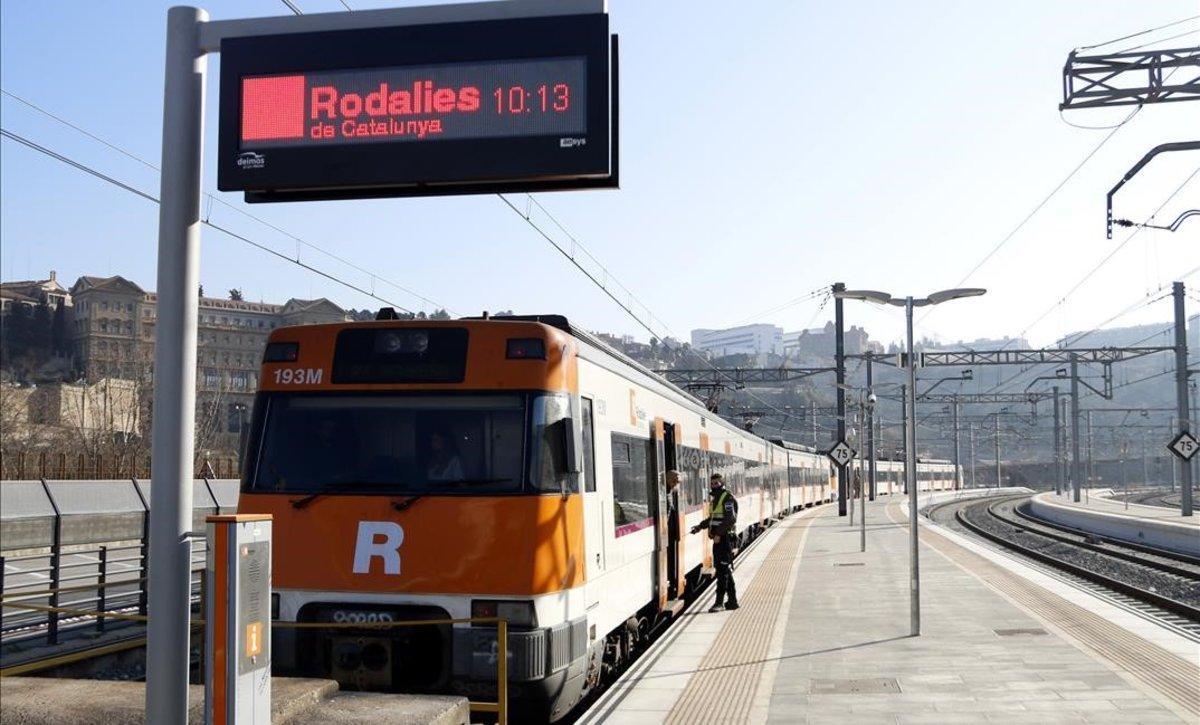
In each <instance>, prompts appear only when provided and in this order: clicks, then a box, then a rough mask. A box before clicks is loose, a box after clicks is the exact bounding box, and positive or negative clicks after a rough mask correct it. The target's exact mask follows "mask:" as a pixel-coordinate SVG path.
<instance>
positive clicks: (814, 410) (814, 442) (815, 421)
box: [811, 400, 820, 449]
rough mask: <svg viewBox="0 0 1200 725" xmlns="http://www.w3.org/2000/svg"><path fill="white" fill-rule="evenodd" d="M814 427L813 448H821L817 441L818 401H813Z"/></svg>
mask: <svg viewBox="0 0 1200 725" xmlns="http://www.w3.org/2000/svg"><path fill="white" fill-rule="evenodd" d="M811 405H812V429H813V448H814V449H815V448H819V447H820V443H819V442H818V441H817V401H815V400H814V401H813V402H812V404H811Z"/></svg>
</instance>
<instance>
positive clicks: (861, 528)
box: [858, 393, 870, 551]
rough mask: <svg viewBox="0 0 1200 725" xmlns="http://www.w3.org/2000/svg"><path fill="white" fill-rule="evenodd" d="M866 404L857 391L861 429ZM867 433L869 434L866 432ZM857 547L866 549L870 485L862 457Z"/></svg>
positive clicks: (859, 482) (866, 409) (865, 415)
mask: <svg viewBox="0 0 1200 725" xmlns="http://www.w3.org/2000/svg"><path fill="white" fill-rule="evenodd" d="M867 411H868V408H867V406H866V405H865V404H864V402H863V394H862V393H859V397H858V429H859V430H860V431H861V430H862V427H863V423H864V421H866V420H867V415H868V414H869V413H868V412H867ZM868 435H869V434H868ZM858 471H859V473H858V510H859V513H858V533H859V536H858V547H859V551H866V550H867V488H868V486H870V481H864V480H863V478H862V459H861V458H860V459H859V462H858Z"/></svg>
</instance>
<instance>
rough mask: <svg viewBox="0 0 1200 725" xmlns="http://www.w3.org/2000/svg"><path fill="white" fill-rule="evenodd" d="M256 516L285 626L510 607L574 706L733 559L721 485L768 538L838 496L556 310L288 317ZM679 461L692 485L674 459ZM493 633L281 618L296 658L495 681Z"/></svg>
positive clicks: (409, 676) (520, 661)
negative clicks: (717, 536)
mask: <svg viewBox="0 0 1200 725" xmlns="http://www.w3.org/2000/svg"><path fill="white" fill-rule="evenodd" d="M261 380H262V385H261V389H260V391H259V392H258V399H257V401H256V404H255V412H254V419H253V421H252V426H251V430H250V433H249V435H248V441H247V456H246V466H245V470H244V472H243V484H242V498H241V501H240V503H239V508H240V510H241V511H242V512H248V513H269V514H272V515H273V516H274V519H275V542H276V544H275V552H276V554H275V563H274V587H275V594H274V596H273V602H272V605H273V609H274V610H275V612H274V613H275V616H276V618H277V619H279V620H282V621H294V622H330V623H338V624H351V625H352V624H355V623H370V622H379V621H385V622H386V621H401V620H419V619H444V618H466V617H488V616H500V617H503V618H505V619H506V620H508V622H509V624H510V627H509V652H508V659H509V667H508V672H509V679H510V689H509V693H510V696H511V697H512V699H513V703H514V706H515V707H516V708H517V710H518V711H519V712H523V713H524V716H525V717H527V718H528V719H543V720H545V719H556V718H558V717H561V716H562V715H564V714H565V713H566V712H567V711H568V710H569V709H570V708H571V707H572V706H573V705H574V704H575V703H576V702H578V700H579V699H580V698H581V697H583V696H584V695H585V694H586V693H587V691H588V690H589V689H590V688H592V687H594V686H595V685H597V684H598V683H599V682H600V681H601V679H602V677H603V676H604V675H605V673H606V672H609V671H611V670H613V669H615V668H619V667H620V666H621V665H622V664H623V662H625V661H627V660H628V658H629V657H630V656H631V654H632V652H633V650H634V649H635V648H636V646H637V644H638V640H639V639H641V638H644V637H645V636H646V635H647V634H648V633H649V631H650V630H651V629H653V628H654V627H655V626H657V625H659V624H661V623H662V622H664V621H666V620H667V619H668V618H669V617H670V616H671V615H672V614H673V613H675V612H678V611H679V610H680V609H681V608H682V606H683V602H684V600H685V598H686V597H688V596H689V595H690V594H691V593H692V592H694V591H695V589H696V588H697V587H698V585H699V584H700V583H701V582H702V581H703V580H704V579H705V578H706V577H707V576H708V575H709V574H710V573H711V571H712V569H711V567H712V547H711V543H710V541H709V539H708V538H707V536H706V534H705V532H700V533H697V534H691V533H690V529H691V528H692V527H693V526H694V525H695V524H697V523H699V522H700V521H701V520H702V519H703V518H704V517H705V515H706V503H705V500H706V495H707V488H708V485H707V481H708V477H709V476H710V475H711V474H712V473H717V472H719V473H722V474H723V475H724V477H725V480H726V482H727V485H728V488H729V489H730V491H731V492H732V493H733V495H734V496H736V498H737V500H738V506H739V517H738V522H737V535H738V536H739V537H740V538H741V539H742V540H743V541H748V540H750V539H752V538H753V537H754V536H756V535H757V534H758V533H759V532H761V531H762V530H763V529H764V528H765V527H766V526H769V525H770V524H771V523H772V522H773V521H775V520H777V519H778V518H779V517H782V516H785V515H787V514H788V513H790V512H791V511H794V510H796V509H799V508H801V507H805V506H811V505H813V504H815V503H819V502H821V501H826V500H829V498H830V497H831V496H832V495H833V494H832V492H833V489H832V487H831V481H830V467H829V464H828V462H827V460H826V459H825V457H824V456H823V455H820V454H818V453H817V452H815V451H812V450H811V449H806V448H804V447H802V446H798V445H795V444H790V443H784V442H781V441H780V442H769V441H766V440H764V439H762V438H759V437H757V436H754V435H753V434H751V433H749V432H747V431H745V430H742V429H740V428H738V427H736V426H733V425H731V424H729V423H728V422H726V421H724V420H723V419H721V418H719V417H717V416H715V415H713V414H712V413H710V412H709V411H708V410H707V409H706V408H705V407H704V406H703V405H702V404H701V403H700V402H699V401H697V400H696V399H695V398H693V397H692V396H690V395H688V394H687V393H685V392H684V391H682V390H680V389H679V388H677V387H675V386H673V385H671V384H669V383H667V382H666V381H665V380H663V379H662V378H661V377H659V376H656V375H654V374H653V373H650V372H649V371H648V370H645V369H644V368H642V367H641V366H639V365H637V364H636V363H634V362H633V361H631V360H629V359H627V358H625V357H624V356H622V355H621V354H619V353H617V352H615V351H613V350H612V349H610V348H608V347H606V346H604V345H603V344H602V343H600V342H599V341H597V340H596V339H594V338H593V337H592V336H590V335H588V334H587V333H585V332H582V331H580V330H578V329H576V328H574V327H572V326H571V325H570V324H569V323H568V322H567V320H566V319H564V318H562V317H557V316H537V317H505V318H493V319H486V318H481V319H465V320H457V321H444V322H432V321H411V322H401V321H397V320H386V319H385V320H380V321H375V322H362V323H345V324H333V325H313V326H302V327H288V328H281V329H278V330H275V331H274V332H273V333H272V334H271V337H270V340H269V342H268V345H267V347H266V350H265V353H264V362H263V370H262V376H261ZM670 469H675V470H678V471H679V472H680V476H681V485H680V487H679V490H678V493H677V494H675V495H674V496H671V495H669V494H668V492H667V491H666V486H665V472H666V471H667V470H670ZM496 647H497V643H496V630H495V628H494V627H491V626H482V625H470V624H463V625H461V626H459V625H456V626H444V625H436V626H413V627H393V628H387V629H370V628H366V627H364V628H361V629H354V628H351V629H320V628H313V629H300V630H295V629H279V630H278V631H277V632H276V633H275V642H274V657H275V662H276V666H277V668H278V669H280V670H282V671H295V672H298V673H303V674H310V675H320V676H333V677H335V678H337V679H338V680H340V681H342V682H343V683H345V684H346V685H347V686H358V687H363V688H374V689H410V690H425V691H450V692H460V693H464V694H468V695H471V696H477V697H488V696H492V695H494V691H495V683H494V676H495V661H496V656H497V653H496Z"/></svg>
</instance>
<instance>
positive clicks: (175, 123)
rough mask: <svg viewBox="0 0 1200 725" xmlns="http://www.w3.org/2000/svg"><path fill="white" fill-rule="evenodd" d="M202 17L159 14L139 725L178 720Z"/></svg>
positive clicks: (188, 516)
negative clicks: (163, 27) (159, 123)
mask: <svg viewBox="0 0 1200 725" xmlns="http://www.w3.org/2000/svg"><path fill="white" fill-rule="evenodd" d="M207 21H208V13H207V12H205V11H204V10H201V9H199V8H193V7H173V8H171V9H170V10H169V11H168V12H167V51H166V81H165V85H164V91H163V141H162V175H161V181H160V196H159V199H160V203H159V210H158V320H157V324H156V325H155V355H154V423H153V431H152V433H153V441H154V444H153V451H152V456H153V458H152V460H153V461H154V465H153V469H152V475H151V482H152V485H151V488H150V572H149V581H148V582H147V584H146V586H147V588H148V590H149V615H150V621H149V624H148V626H147V645H146V721H147V722H155V723H159V722H162V723H167V722H187V719H188V666H189V661H190V658H189V657H188V651H189V635H190V631H189V630H190V615H191V554H192V540H191V528H192V478H193V473H194V472H193V470H192V468H193V462H194V461H193V459H194V457H195V456H194V453H195V442H194V437H195V408H196V314H197V306H198V304H199V286H200V174H201V170H202V164H201V159H202V153H203V142H204V83H205V76H206V73H207V61H206V59H205V54H204V52H203V51H202V50H200V29H201V27H202V26H203V25H204V23H205V22H207Z"/></svg>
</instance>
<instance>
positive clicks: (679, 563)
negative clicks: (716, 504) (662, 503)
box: [663, 423, 683, 599]
mask: <svg viewBox="0 0 1200 725" xmlns="http://www.w3.org/2000/svg"><path fill="white" fill-rule="evenodd" d="M679 438H680V434H679V426H677V425H675V424H673V423H664V424H663V465H664V466H665V469H664V470H667V471H680V462H679ZM681 475H682V472H681ZM665 493H666V501H667V516H668V519H667V594H668V599H678V598H680V597H681V596H683V582H682V581H680V575H679V573H680V572H681V571H683V482H682V480H681V481H680V483H679V485H677V486H676V487H675V490H674V491H666V492H665Z"/></svg>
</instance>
